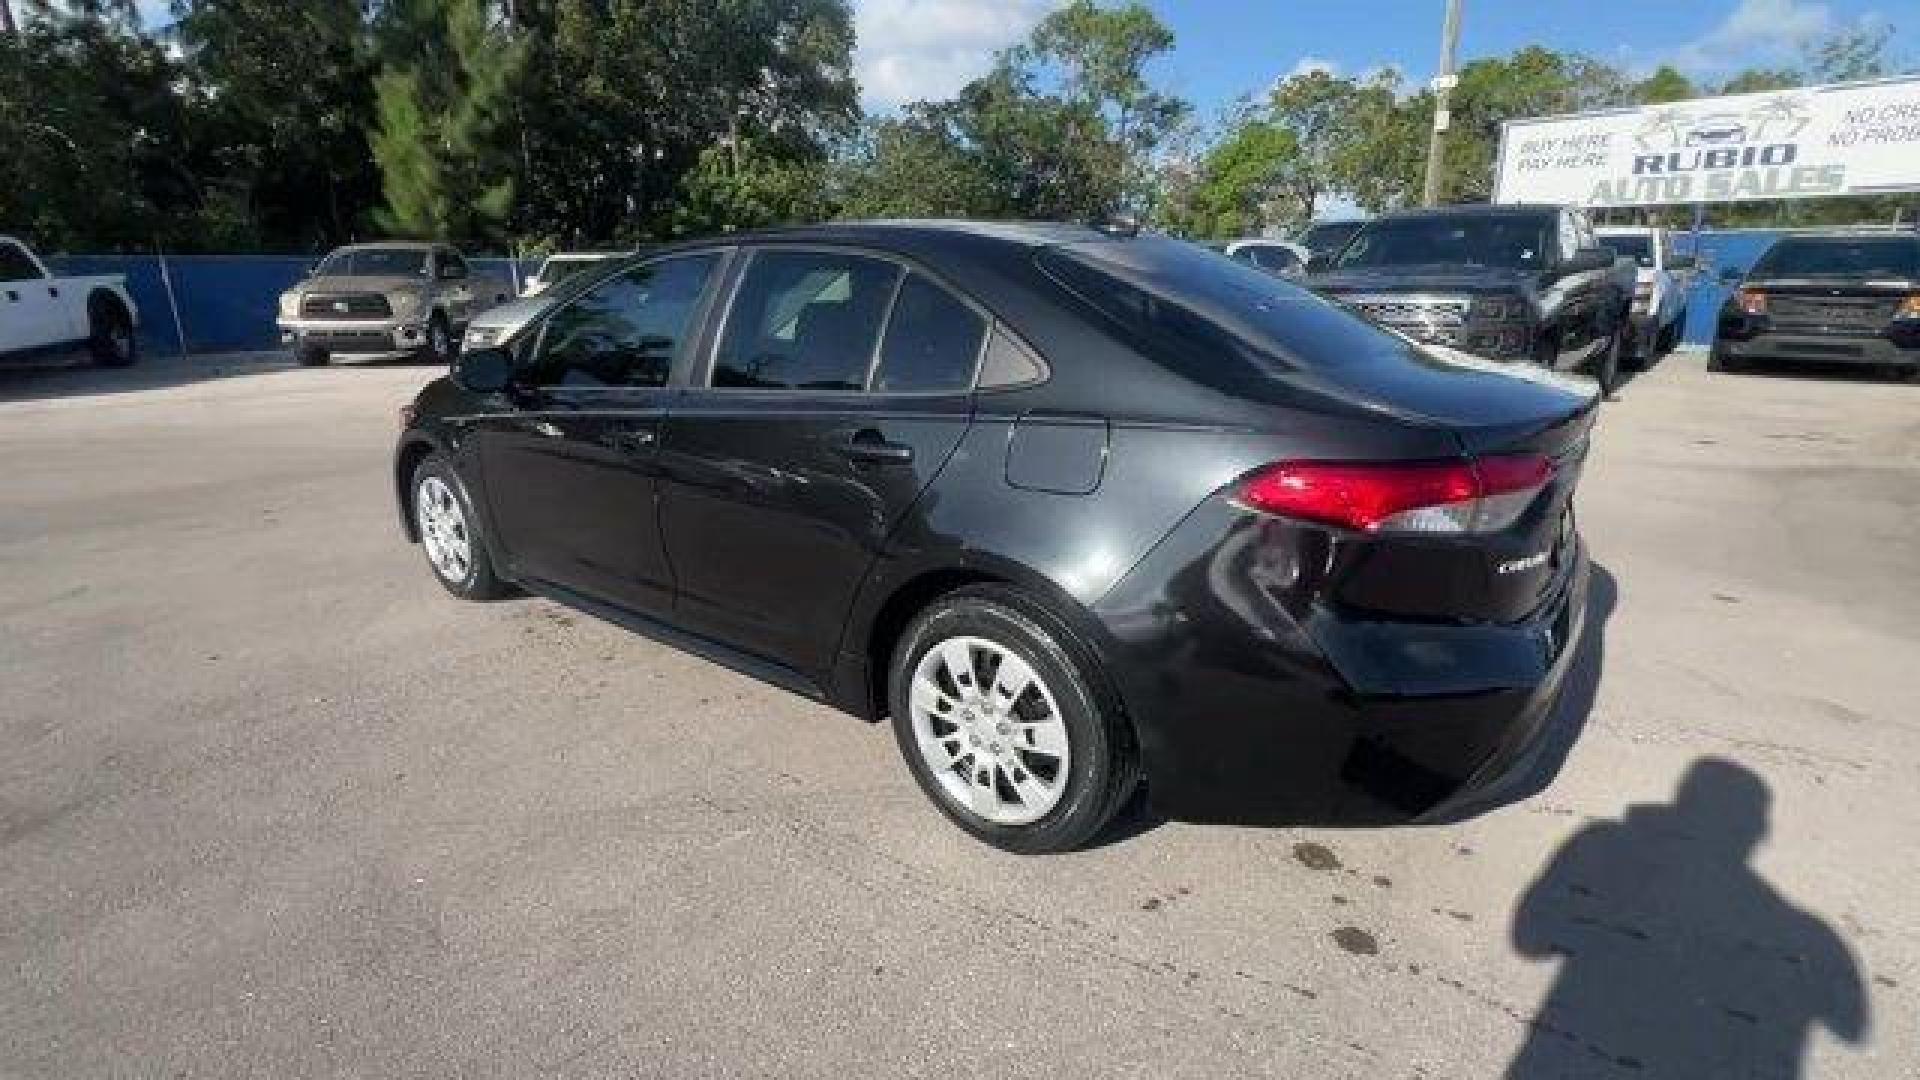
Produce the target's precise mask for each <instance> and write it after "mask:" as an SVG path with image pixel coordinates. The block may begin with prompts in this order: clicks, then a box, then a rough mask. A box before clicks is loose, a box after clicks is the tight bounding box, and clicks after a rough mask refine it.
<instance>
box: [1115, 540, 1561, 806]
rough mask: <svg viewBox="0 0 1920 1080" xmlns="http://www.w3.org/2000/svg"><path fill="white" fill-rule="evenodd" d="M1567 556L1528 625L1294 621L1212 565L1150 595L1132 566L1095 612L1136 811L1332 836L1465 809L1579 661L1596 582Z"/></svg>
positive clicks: (1537, 728)
mask: <svg viewBox="0 0 1920 1080" xmlns="http://www.w3.org/2000/svg"><path fill="white" fill-rule="evenodd" d="M1188 554H1192V552H1189V553H1188ZM1163 558H1170V559H1173V560H1175V561H1178V560H1179V559H1180V558H1181V555H1180V553H1179V552H1178V551H1177V549H1176V550H1175V551H1171V552H1168V551H1162V552H1156V553H1155V555H1154V556H1151V557H1150V560H1149V561H1155V560H1159V559H1163ZM1563 558H1564V560H1565V562H1564V567H1565V569H1564V570H1563V572H1562V573H1561V574H1560V575H1559V578H1558V581H1557V584H1556V586H1555V589H1554V591H1553V592H1552V593H1551V594H1549V597H1548V599H1547V600H1546V601H1545V602H1544V603H1542V604H1541V605H1540V606H1539V607H1538V608H1537V609H1536V611H1535V612H1534V613H1533V615H1532V616H1530V617H1529V618H1527V619H1523V620H1521V621H1519V622H1514V623H1503V624H1469V625H1459V624H1445V625H1443V624H1431V623H1411V622H1399V621H1384V620H1370V619H1363V618H1356V617H1353V616H1351V615H1341V614H1337V613H1334V612H1330V611H1328V610H1326V609H1324V608H1319V607H1312V608H1309V609H1306V610H1288V609H1287V605H1286V602H1285V601H1284V600H1283V599H1279V598H1275V597H1272V596H1269V595H1262V594H1260V593H1259V592H1258V590H1257V588H1253V587H1248V583H1247V582H1245V581H1244V579H1242V580H1240V581H1239V582H1238V583H1237V584H1236V583H1234V579H1236V578H1241V575H1239V574H1238V573H1233V572H1229V573H1220V572H1217V571H1218V570H1219V568H1220V561H1219V560H1217V559H1213V558H1211V557H1210V556H1207V555H1203V556H1202V559H1201V561H1202V562H1203V563H1211V564H1212V565H1211V566H1209V567H1208V569H1207V570H1205V571H1202V572H1200V573H1183V572H1181V571H1175V572H1174V573H1173V574H1172V575H1171V576H1170V578H1167V579H1164V580H1165V585H1164V586H1162V587H1155V586H1151V585H1149V584H1148V582H1149V581H1150V580H1151V579H1152V578H1153V577H1156V576H1158V574H1159V573H1160V571H1159V570H1156V569H1153V568H1146V567H1144V566H1143V568H1136V569H1137V570H1141V569H1145V571H1146V572H1145V573H1144V574H1142V575H1141V576H1140V577H1139V578H1138V579H1134V575H1129V578H1130V579H1133V580H1132V583H1131V584H1130V582H1122V584H1121V585H1120V586H1117V587H1116V588H1115V590H1114V593H1113V594H1111V595H1110V596H1109V597H1108V598H1107V599H1104V600H1103V601H1102V602H1101V603H1100V604H1099V605H1098V606H1097V607H1096V613H1097V614H1098V615H1099V616H1100V618H1101V620H1102V623H1103V627H1104V628H1105V629H1106V630H1107V631H1108V632H1109V633H1111V634H1113V635H1114V636H1115V638H1116V641H1115V642H1114V643H1113V644H1112V645H1111V646H1110V647H1111V648H1112V649H1113V653H1112V659H1113V663H1112V664H1111V665H1110V669H1111V670H1112V671H1113V672H1114V674H1115V678H1116V681H1118V682H1119V683H1120V687H1119V689H1120V691H1121V695H1122V697H1123V698H1124V699H1125V702H1126V705H1127V708H1128V711H1129V715H1130V716H1131V718H1132V719H1133V721H1134V727H1135V731H1136V733H1137V735H1138V737H1139V740H1140V749H1141V755H1142V761H1143V764H1144V766H1145V770H1146V775H1147V791H1148V798H1149V799H1150V800H1151V802H1152V803H1153V805H1154V808H1155V809H1156V810H1157V811H1158V812H1160V813H1162V814H1165V815H1167V816H1168V817H1172V818H1177V819H1183V820H1197V821H1217V822H1231V823H1236V824H1285V825H1332V826H1369V825H1393V824H1405V823H1409V822H1416V821H1419V820H1422V819H1430V818H1433V817H1436V816H1443V815H1445V814H1446V813H1447V812H1448V811H1449V810H1450V809H1451V808H1453V807H1456V806H1459V805H1461V804H1463V803H1466V802H1469V801H1471V800H1472V798H1473V796H1475V795H1476V794H1477V793H1480V792H1482V791H1483V790H1484V789H1486V788H1488V787H1490V786H1493V785H1495V784H1497V783H1498V782H1499V781H1500V780H1501V779H1503V778H1504V777H1506V776H1507V775H1508V774H1509V773H1511V772H1512V771H1513V770H1514V769H1515V768H1516V767H1517V766H1519V765H1521V764H1522V763H1524V762H1525V760H1526V759H1527V756H1528V751H1529V750H1530V749H1531V748H1532V747H1533V746H1534V745H1535V744H1536V743H1537V742H1538V741H1539V738H1540V736H1541V734H1542V732H1543V728H1544V726H1545V721H1546V718H1547V717H1548V716H1549V715H1551V713H1552V709H1551V706H1552V705H1553V702H1554V700H1555V699H1556V697H1557V696H1558V694H1559V691H1560V687H1561V684H1562V682H1563V681H1564V680H1565V677H1566V673H1567V670H1568V668H1569V667H1570V665H1571V662H1572V659H1573V657H1574V655H1575V653H1576V651H1577V646H1578V643H1579V638H1580V634H1581V630H1582V627H1583V624H1584V621H1585V616H1586V605H1587V592H1588V586H1589V577H1590V573H1591V571H1590V567H1589V565H1588V562H1587V556H1586V551H1585V548H1584V545H1581V544H1578V543H1575V544H1573V545H1572V546H1571V547H1570V549H1569V552H1568V554H1567V555H1566V556H1564V557H1563ZM1223 584H1224V585H1226V587H1224V588H1223V587H1222V585H1223ZM1135 586H1138V587H1135Z"/></svg>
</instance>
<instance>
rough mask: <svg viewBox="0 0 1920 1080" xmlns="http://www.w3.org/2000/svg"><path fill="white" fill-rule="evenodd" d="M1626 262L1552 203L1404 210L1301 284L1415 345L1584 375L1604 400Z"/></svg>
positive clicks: (1624, 318)
mask: <svg viewBox="0 0 1920 1080" xmlns="http://www.w3.org/2000/svg"><path fill="white" fill-rule="evenodd" d="M1633 284H1634V270H1633V266H1632V264H1631V262H1630V261H1629V260H1625V259H1617V258H1616V257H1615V255H1614V253H1613V251H1611V250H1610V249H1608V248H1605V247H1602V246H1601V245H1600V240H1599V238H1598V237H1597V236H1595V234H1594V231H1593V226H1592V224H1591V223H1590V222H1589V221H1588V220H1587V215H1586V214H1585V213H1583V212H1582V211H1580V210H1578V209H1574V208H1571V207H1562V206H1539V205H1524V204H1516V205H1503V206H1487V205H1474V206H1449V207H1439V208H1434V209H1425V210H1407V211H1401V212H1399V213H1394V214H1388V215H1386V216H1384V217H1379V218H1375V219H1373V220H1371V221H1368V222H1367V223H1366V224H1364V225H1362V226H1361V227H1360V230H1359V231H1358V232H1356V233H1355V234H1354V235H1353V237H1352V238H1351V239H1350V240H1348V241H1347V244H1346V246H1345V247H1343V248H1341V249H1340V253H1339V255H1338V256H1336V257H1335V258H1334V259H1333V260H1332V262H1331V263H1330V264H1329V265H1328V266H1327V267H1326V268H1325V269H1324V270H1323V271H1322V272H1320V273H1316V274H1312V275H1310V276H1309V277H1308V279H1307V285H1308V287H1310V288H1312V289H1313V290H1314V291H1315V292H1317V293H1320V294H1321V295H1323V296H1326V297H1328V298H1330V299H1333V300H1335V301H1338V302H1339V303H1341V304H1344V305H1346V306H1347V307H1349V308H1351V309H1352V310H1354V311H1356V312H1358V313H1359V314H1361V315H1362V316H1365V317H1366V318H1368V319H1371V320H1373V321H1374V322H1376V323H1378V324H1380V325H1382V326H1384V327H1386V328H1387V329H1389V330H1393V331H1395V332H1397V333H1399V334H1401V335H1403V336H1405V337H1409V338H1412V339H1414V340H1416V341H1421V342H1427V343H1431V344H1436V345H1444V346H1447V347H1449V348H1453V349H1458V350H1460V351H1462V352H1466V353H1471V354H1474V355H1478V356H1483V357H1487V358H1489V359H1493V360H1500V361H1506V362H1511V363H1533V364H1537V365H1539V366H1541V367H1543V368H1548V369H1553V370H1559V371H1581V372H1586V373H1588V374H1590V375H1591V376H1592V377H1593V378H1594V379H1595V380H1596V381H1597V382H1598V383H1599V384H1600V388H1601V390H1602V391H1603V392H1606V393H1611V392H1612V390H1613V388H1614V386H1615V385H1616V384H1617V383H1618V381H1619V378H1620V364H1621V359H1622V355H1623V354H1624V352H1625V350H1626V346H1627V343H1628V338H1629V336H1630V334H1631V327H1630V326H1629V323H1628V310H1629V305H1630V304H1631V303H1632V300H1633Z"/></svg>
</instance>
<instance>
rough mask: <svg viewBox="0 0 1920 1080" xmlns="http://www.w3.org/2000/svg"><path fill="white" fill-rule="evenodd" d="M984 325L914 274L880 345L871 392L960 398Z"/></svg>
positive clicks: (963, 306) (903, 287)
mask: <svg viewBox="0 0 1920 1080" xmlns="http://www.w3.org/2000/svg"><path fill="white" fill-rule="evenodd" d="M986 336H987V320H986V319H985V318H983V317H982V316H981V315H980V313H979V312H977V311H975V310H973V309H972V308H971V307H968V306H967V305H966V304H965V303H963V302H961V300H960V298H959V297H956V296H954V295H953V294H952V293H950V292H948V291H947V290H945V289H943V288H941V287H940V286H938V285H935V284H934V283H933V282H931V281H929V280H927V279H926V278H924V277H922V276H920V275H919V274H909V275H907V279H906V281H904V282H902V283H901V285H900V293H899V296H898V298H897V299H896V300H895V301H894V304H893V314H892V316H891V317H889V318H888V320H887V333H886V337H885V338H884V339H883V340H882V341H881V343H880V366H879V368H877V369H876V370H875V372H874V377H873V389H874V391H875V392H876V393H882V394H945V393H952V394H959V393H965V392H966V391H967V390H968V389H970V388H971V387H972V386H973V371H974V367H975V366H976V365H977V364H978V363H979V361H980V346H981V344H982V343H983V342H984V341H985V340H986Z"/></svg>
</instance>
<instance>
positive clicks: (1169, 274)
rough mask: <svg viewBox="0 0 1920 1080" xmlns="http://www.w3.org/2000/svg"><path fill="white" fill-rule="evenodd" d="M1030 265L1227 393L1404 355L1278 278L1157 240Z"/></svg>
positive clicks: (1388, 338)
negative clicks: (1385, 356)
mask: <svg viewBox="0 0 1920 1080" xmlns="http://www.w3.org/2000/svg"><path fill="white" fill-rule="evenodd" d="M1038 259H1039V262H1040V266H1041V268H1042V269H1044V270H1045V271H1046V272H1047V273H1048V274H1049V275H1050V276H1052V277H1053V279H1054V280H1055V281H1058V282H1060V283H1061V284H1062V285H1064V286H1066V288H1067V289H1068V290H1070V291H1071V292H1073V293H1074V294H1075V295H1076V296H1078V297H1080V299H1082V300H1083V301H1085V302H1086V303H1087V304H1089V305H1091V306H1093V307H1094V308H1096V309H1098V310H1099V311H1100V312H1101V313H1102V314H1104V315H1106V316H1107V317H1108V318H1110V319H1112V320H1113V321H1114V322H1115V323H1117V324H1119V327H1120V329H1121V330H1122V331H1123V333H1124V334H1125V336H1126V337H1127V339H1128V342H1129V344H1132V345H1135V346H1137V347H1139V348H1140V349H1142V350H1143V351H1145V352H1147V353H1148V354H1149V355H1151V356H1152V357H1153V358H1154V359H1155V360H1156V361H1158V362H1159V363H1161V364H1164V365H1166V366H1167V367H1169V368H1171V369H1173V370H1175V371H1178V372H1180V373H1181V374H1183V375H1186V376H1188V377H1189V378H1192V379H1194V380H1195V381H1198V382H1201V383H1205V384H1207V385H1211V386H1215V387H1217V388H1220V389H1222V390H1226V391H1228V392H1233V393H1247V392H1249V391H1255V390H1264V389H1270V388H1271V385H1272V380H1273V378H1274V377H1275V376H1278V375H1283V374H1285V373H1287V372H1295V371H1305V372H1314V371H1327V370H1332V369H1335V368H1340V367H1347V366H1357V365H1360V364H1364V363H1368V362H1370V361H1375V360H1378V359H1379V358H1380V357H1381V356H1382V355H1383V354H1398V355H1404V353H1405V351H1406V349H1407V348H1408V346H1407V345H1406V343H1405V342H1404V341H1403V340H1402V339H1400V338H1398V337H1395V336H1393V335H1392V334H1389V333H1387V332H1386V331H1384V330H1381V329H1379V328H1378V327H1376V326H1374V325H1373V324H1372V323H1369V322H1367V321H1365V320H1363V319H1361V318H1360V317H1358V316H1356V315H1353V314H1352V313H1350V312H1348V311H1347V310H1346V309H1344V308H1341V307H1339V306H1337V305H1335V304H1332V303H1329V302H1328V301H1326V300H1323V299H1321V298H1320V297H1318V296H1315V295H1314V294H1313V293H1311V292H1308V291H1307V290H1306V289H1303V288H1300V287H1299V286H1297V285H1294V284H1291V283H1290V282H1287V281H1285V280H1283V279H1281V278H1277V277H1274V276H1273V275H1271V274H1266V273H1262V272H1261V271H1259V270H1257V269H1255V268H1253V267H1251V266H1248V265H1247V264H1245V263H1241V262H1235V261H1234V260H1232V259H1229V258H1227V257H1226V256H1224V255H1220V254H1218V253H1217V252H1213V251H1209V250H1207V249H1206V248H1203V247H1199V246H1197V245H1194V244H1187V243H1183V242H1181V241H1177V240H1168V239H1165V238H1162V237H1147V236H1142V237H1136V238H1134V239H1131V240H1124V241H1114V242H1109V243H1092V244H1079V245H1074V246H1072V247H1056V248H1047V249H1045V250H1043V251H1041V252H1040V254H1039V256H1038Z"/></svg>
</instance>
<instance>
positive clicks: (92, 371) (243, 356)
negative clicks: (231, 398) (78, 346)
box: [0, 352, 294, 402]
mask: <svg viewBox="0 0 1920 1080" xmlns="http://www.w3.org/2000/svg"><path fill="white" fill-rule="evenodd" d="M293 366H294V363H293V359H292V358H291V357H289V356H287V355H286V354H285V353H280V352H247V353H219V354H215V355H210V356H189V357H187V358H185V359H182V358H180V357H179V356H171V355H169V356H155V355H152V354H143V355H142V356H141V357H140V358H139V360H138V361H136V362H135V363H134V364H133V365H132V366H130V367H123V368H103V367H96V366H94V365H93V364H91V363H90V362H88V361H87V360H86V359H85V358H84V357H72V358H68V357H55V358H49V359H46V360H41V361H35V362H31V363H24V364H8V365H4V366H0V402H21V401H50V400H54V399H57V398H68V397H96V396H99V395H103V394H132V393H139V392H141V391H145V390H164V389H167V388H170V387H175V386H187V385H190V384H193V383H199V382H208V381H212V380H218V379H230V378H235V377H239V376H246V375H259V374H262V373H265V372H269V371H278V370H281V369H284V368H290V367H293Z"/></svg>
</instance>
